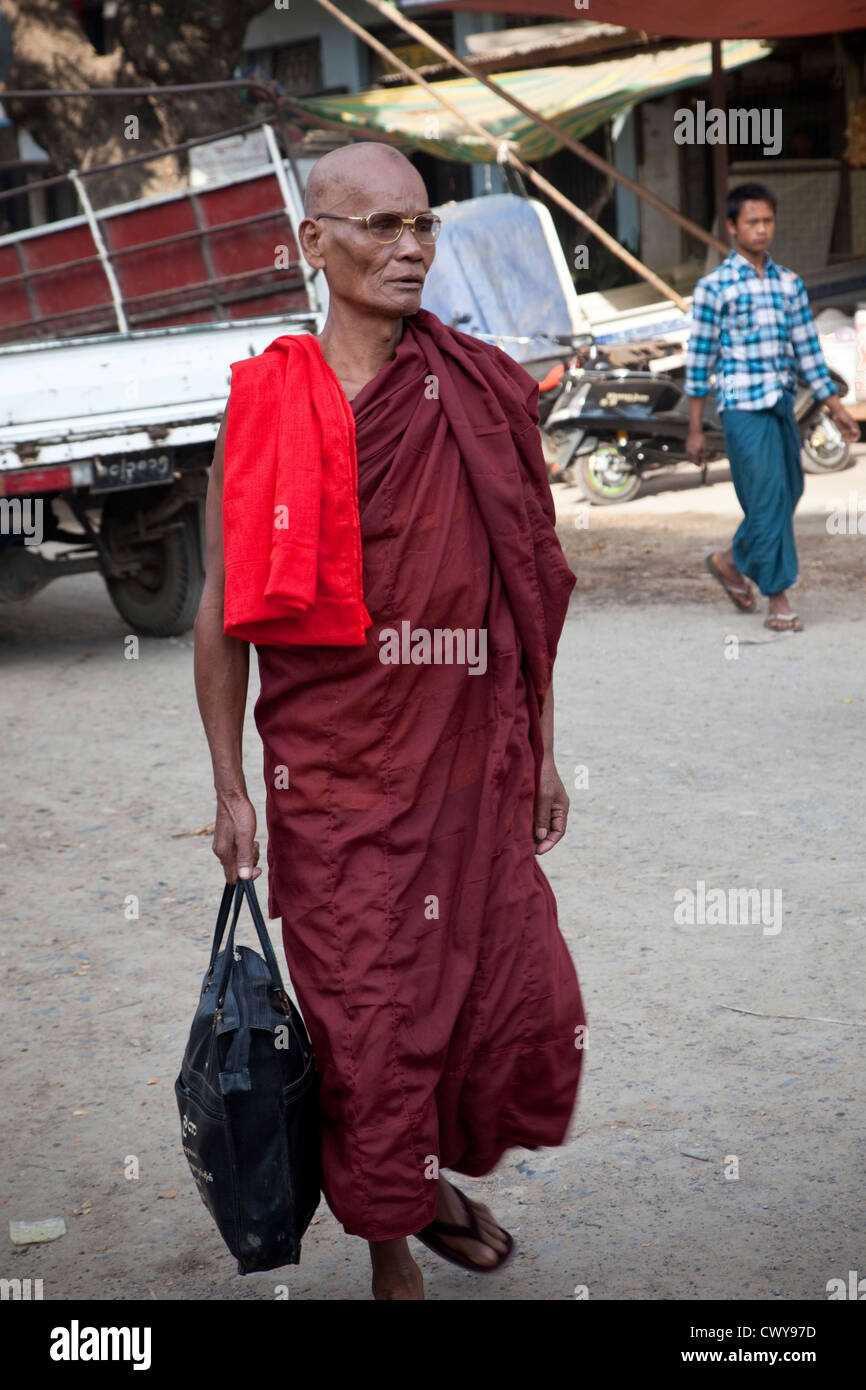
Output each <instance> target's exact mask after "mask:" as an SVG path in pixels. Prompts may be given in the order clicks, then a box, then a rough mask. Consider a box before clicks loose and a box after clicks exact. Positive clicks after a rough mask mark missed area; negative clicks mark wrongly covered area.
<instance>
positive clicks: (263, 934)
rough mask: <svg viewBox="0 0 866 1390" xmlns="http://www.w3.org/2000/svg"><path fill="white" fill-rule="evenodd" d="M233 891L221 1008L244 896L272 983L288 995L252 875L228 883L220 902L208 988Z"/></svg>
mask: <svg viewBox="0 0 866 1390" xmlns="http://www.w3.org/2000/svg"><path fill="white" fill-rule="evenodd" d="M232 893H234V915H233V917H232V924H231V927H230V928H229V934H228V938H227V940H226V945H225V955H224V959H223V968H222V970H221V972H220V979H219V984H218V987H217V1008H219V1007H220V1006H221V1005H222V1002H223V999H224V998H225V992H226V989H227V988H228V982H229V978H230V975H231V968H232V962H233V960H234V948H235V928H236V927H237V924H238V917H239V916H240V910H241V903H242V902H243V899H244V897H246V900H247V902H248V904H249V908H250V912H251V913H252V918H253V926H254V927H255V929H256V935H257V937H258V938H259V945H260V946H261V948H262V952H263V954H264V957H265V964H266V965H267V968H268V974H269V975H270V977H271V985H272V987H273V989H275V990H276V992H277V994H278V995H280V996H281V997H286V991H285V989H284V988H283V981H282V976H281V975H280V967H279V966H278V964H277V958H276V956H275V954H274V948H273V946H272V945H271V939H270V937H269V936H268V929H267V927H266V926H265V919H264V917H263V916H262V911H261V908H260V907H259V902H258V898H257V897H256V890H255V887H254V886H253V880H252V879H251V878H239V879H238V880H237V882H236V883H227V884H226V886H225V888H224V889H223V896H222V902H221V903H220V910H219V914H218V917H217V925H216V931H215V933H214V942H213V948H212V951H211V961H210V965H209V967H208V972H207V975H206V976H205V988H207V986H208V984H209V983H210V979H211V976H212V974H213V970H214V967H215V965H216V958H217V955H218V953H219V947H220V943H221V941H222V936H223V932H224V931H225V925H226V920H227V918H228V913H229V907H230V904H231V898H232Z"/></svg>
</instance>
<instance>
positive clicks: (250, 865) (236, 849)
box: [213, 789, 262, 883]
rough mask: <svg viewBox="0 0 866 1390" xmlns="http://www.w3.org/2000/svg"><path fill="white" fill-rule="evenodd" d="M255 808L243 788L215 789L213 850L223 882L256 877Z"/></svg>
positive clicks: (258, 873) (257, 871)
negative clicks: (240, 789) (236, 789)
mask: <svg viewBox="0 0 866 1390" xmlns="http://www.w3.org/2000/svg"><path fill="white" fill-rule="evenodd" d="M255 835H256V808H255V807H254V806H253V803H252V802H251V801H250V799H249V797H248V796H247V794H246V792H242V791H220V790H219V789H217V810H216V824H215V825H214V833H213V852H214V854H215V855H216V857H217V859H218V860H219V861H220V863H221V864H222V866H223V872H224V873H225V876H226V882H227V883H236V882H237V880H238V879H239V878H254V879H255V878H258V877H259V876H260V874H261V872H262V871H261V869H258V868H256V865H257V864H258V862H259V842H258V840H257V839H256V838H255Z"/></svg>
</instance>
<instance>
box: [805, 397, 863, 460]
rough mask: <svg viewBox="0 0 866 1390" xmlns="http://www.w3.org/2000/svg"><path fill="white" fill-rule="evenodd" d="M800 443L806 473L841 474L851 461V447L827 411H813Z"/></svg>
mask: <svg viewBox="0 0 866 1390" xmlns="http://www.w3.org/2000/svg"><path fill="white" fill-rule="evenodd" d="M800 443H801V445H802V453H801V461H802V464H803V472H804V473H839V472H841V470H842V469H843V468H847V467H848V464H849V463H850V461H851V446H850V445H849V444H847V443H846V442H845V440H844V439H843V438H842V434H841V431H840V430H839V427H838V425H837V424H836V422H835V421H834V420H832V419H831V418H830V416H829V415H828V414H827V413H826V411H823V410H813V411H812V414H811V415H809V416H808V418H807V419H806V421H805V423H804V425H803V429H802V434H801V438H800Z"/></svg>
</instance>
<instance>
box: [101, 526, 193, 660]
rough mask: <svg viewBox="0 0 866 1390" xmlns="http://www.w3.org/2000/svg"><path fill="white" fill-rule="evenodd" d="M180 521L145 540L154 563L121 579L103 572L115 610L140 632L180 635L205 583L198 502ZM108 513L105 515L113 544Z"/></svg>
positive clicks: (108, 539) (161, 635)
mask: <svg viewBox="0 0 866 1390" xmlns="http://www.w3.org/2000/svg"><path fill="white" fill-rule="evenodd" d="M173 520H174V521H176V522H179V523H180V525H179V526H176V527H174V528H173V529H172V530H170V531H167V532H166V534H165V535H164V536H163V537H162V538H161V539H160V540H158V541H149V542H148V543H147V545H146V547H145V548H146V550H147V552H148V555H149V556H150V557H152V563H150V564H148V566H147V567H146V568H145V569H143V570H141V571H139V573H138V574H136V575H132V576H128V577H126V578H124V579H113V578H111V577H106V581H105V582H106V585H107V587H108V592H109V595H110V596H111V601H112V603H113V604H114V606H115V608H116V609H117V611H118V613H119V614H120V616H121V617H122V618H124V619H125V620H126V621H127V622H128V623H129V625H130V627H131V628H132V630H133V631H134V632H136V633H138V634H139V635H140V636H141V637H179V636H180V635H181V633H183V632H188V631H189V629H190V628H191V627H192V625H193V623H194V621H195V615H196V613H197V612H198V605H199V599H200V598H201V593H202V589H203V588H204V566H203V564H202V556H201V544H200V534H199V533H200V518H199V507H198V506H196V505H195V504H191V505H189V506H186V507H183V508H182V509H181V510H180V511H179V512H178V513H177V514H176V516H175V517H174V518H173ZM111 526H112V516H111V514H110V513H109V514H108V515H106V517H105V518H104V519H103V530H104V531H105V532H106V539H107V541H108V543H109V545H110V544H111Z"/></svg>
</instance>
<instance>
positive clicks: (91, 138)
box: [0, 0, 268, 205]
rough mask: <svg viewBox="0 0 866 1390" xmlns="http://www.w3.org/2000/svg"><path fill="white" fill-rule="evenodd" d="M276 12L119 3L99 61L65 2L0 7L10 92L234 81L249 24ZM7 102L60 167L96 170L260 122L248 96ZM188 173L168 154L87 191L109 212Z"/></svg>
mask: <svg viewBox="0 0 866 1390" xmlns="http://www.w3.org/2000/svg"><path fill="white" fill-rule="evenodd" d="M267 8H268V3H267V0H120V2H119V4H118V7H117V17H116V19H115V20H114V21H113V24H112V30H111V32H112V44H111V50H110V52H106V53H99V52H97V50H96V49H95V48H94V46H93V44H92V43H91V42H90V40H89V39H88V37H87V34H86V33H85V31H84V29H83V28H82V26H81V23H80V21H79V19H78V17H77V15H76V13H75V11H74V10H73V9H72V7H71V6H70V5H69V4H68V0H0V14H2V15H3V17H4V18H5V20H6V22H7V24H8V25H9V29H10V31H11V36H12V54H13V57H12V65H11V67H10V69H9V71H8V73H7V74H6V82H5V86H6V88H7V89H10V90H15V89H21V90H39V89H50V90H51V91H58V90H61V89H63V88H82V87H86V88H91V89H93V90H94V91H96V90H98V89H99V88H105V87H150V86H172V85H175V84H178V83H186V82H211V81H219V80H221V79H226V78H231V77H232V76H233V70H234V68H235V66H236V64H237V62H238V59H239V57H240V53H241V44H242V42H243V37H244V33H245V31H246V28H247V25H248V24H249V22H250V20H251V19H252V18H253V17H254V16H255V15H257V14H259V13H261V12H262V11H263V10H265V9H267ZM0 97H2V88H0ZM2 99H3V104H4V106H5V108H6V110H7V112H8V114H9V116H10V118H11V119H12V120H13V121H15V123H16V124H18V125H20V126H23V128H24V129H25V130H27V131H29V132H30V134H31V135H32V136H33V138H34V139H35V140H37V141H38V143H39V144H40V145H41V146H42V148H43V149H44V150H45V151H46V152H47V154H48V155H49V157H50V159H51V161H52V163H53V164H55V165H56V166H57V167H59V168H61V169H66V168H77V169H88V168H91V167H93V166H94V165H97V164H105V163H113V162H115V161H117V160H122V159H126V158H129V156H130V154H131V153H135V154H144V153H146V152H148V151H151V150H154V151H157V150H160V149H165V148H166V147H168V146H170V145H175V144H180V143H181V142H182V141H183V140H188V139H192V138H194V137H195V136H198V135H207V134H208V133H210V132H211V131H212V132H213V133H214V134H217V133H218V132H219V131H220V130H224V129H226V128H228V127H231V126H234V125H241V124H243V123H244V122H245V121H248V120H250V119H251V114H252V113H251V109H250V107H249V105H247V104H245V103H244V101H243V100H242V97H241V95H240V89H236V90H227V91H221V92H214V93H209V92H201V93H194V94H191V95H189V96H187V95H184V96H164V97H163V96H160V97H149V96H141V97H137V96H119V97H110V96H104V97H82V98H78V97H55V98H47V99H45V100H26V101H25V100H19V99H16V98H6V97H3V98H2ZM131 116H134V117H136V118H137V119H136V121H130V120H129V119H128V118H129V117H131ZM131 132H134V133H131ZM181 168H182V165H181V162H180V161H179V160H178V157H177V156H174V155H169V156H165V157H164V158H163V159H161V160H154V161H148V162H147V163H146V164H138V165H135V164H133V165H131V166H130V167H129V168H128V169H126V170H123V171H120V172H118V173H114V174H112V175H110V176H108V175H106V176H100V177H98V178H94V179H90V180H88V186H89V191H90V194H91V197H93V199H94V201H95V202H96V203H97V204H100V205H101V204H104V203H105V202H108V201H117V200H120V199H124V198H133V197H138V196H141V195H142V194H144V193H152V192H157V191H159V190H160V189H162V188H164V187H166V186H168V185H170V184H172V183H173V182H174V181H175V180H176V178H177V176H178V174H179V173H180V172H181Z"/></svg>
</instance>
